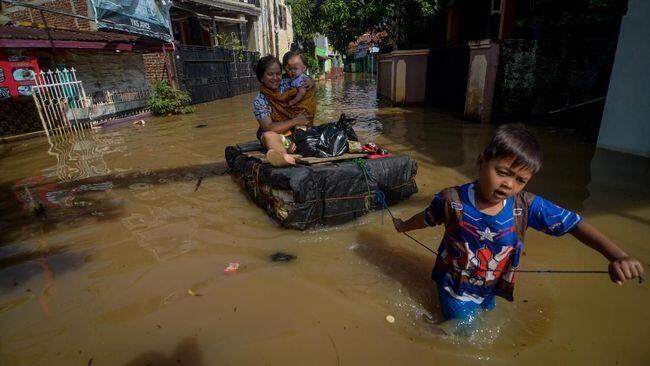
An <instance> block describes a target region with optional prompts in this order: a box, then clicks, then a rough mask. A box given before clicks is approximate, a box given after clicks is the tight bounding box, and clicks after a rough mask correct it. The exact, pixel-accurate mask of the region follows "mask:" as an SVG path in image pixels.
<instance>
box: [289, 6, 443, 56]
mask: <svg viewBox="0 0 650 366" xmlns="http://www.w3.org/2000/svg"><path fill="white" fill-rule="evenodd" d="M444 2H445V0H396V1H395V0H393V1H389V0H322V1H314V0H292V1H289V4H290V5H291V9H292V16H293V24H294V31H295V34H296V38H297V39H299V40H311V39H313V37H314V35H315V34H316V33H320V34H324V35H327V37H328V38H329V39H330V42H331V44H332V45H333V46H334V49H336V50H337V51H339V52H341V53H346V50H347V45H348V43H350V42H352V41H354V40H356V38H357V37H358V36H360V35H362V34H364V33H366V32H368V31H382V30H385V31H387V32H388V34H389V35H390V36H391V37H392V38H393V41H394V42H397V43H400V42H402V41H404V39H405V38H406V34H405V33H406V31H407V24H408V23H413V22H421V21H423V20H424V19H426V18H429V17H432V16H433V15H434V14H435V12H437V11H439V10H440V8H441V7H442V5H443V3H444Z"/></svg>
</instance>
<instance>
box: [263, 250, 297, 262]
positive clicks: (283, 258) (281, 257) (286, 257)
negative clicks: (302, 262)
mask: <svg viewBox="0 0 650 366" xmlns="http://www.w3.org/2000/svg"><path fill="white" fill-rule="evenodd" d="M270 258H271V260H272V261H273V262H289V261H292V260H294V259H296V258H298V257H297V256H295V255H293V254H287V253H282V252H277V253H275V254H272V255H271V257H270Z"/></svg>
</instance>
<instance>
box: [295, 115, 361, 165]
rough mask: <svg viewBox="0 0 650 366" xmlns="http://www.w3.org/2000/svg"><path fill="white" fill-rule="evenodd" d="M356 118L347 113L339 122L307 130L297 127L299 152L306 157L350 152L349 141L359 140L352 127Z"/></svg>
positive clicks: (327, 156)
mask: <svg viewBox="0 0 650 366" xmlns="http://www.w3.org/2000/svg"><path fill="white" fill-rule="evenodd" d="M352 122H354V119H350V118H346V116H345V114H341V117H340V118H339V120H338V121H337V122H331V123H326V124H323V125H319V126H316V127H309V128H307V129H306V130H300V129H296V130H294V132H293V141H294V142H295V143H296V146H297V147H298V149H297V153H298V154H300V155H302V156H306V157H312V156H316V157H320V158H331V157H335V156H341V155H343V154H345V153H346V152H348V141H357V140H358V138H357V135H356V133H355V132H354V130H353V129H352Z"/></svg>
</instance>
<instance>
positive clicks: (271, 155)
mask: <svg viewBox="0 0 650 366" xmlns="http://www.w3.org/2000/svg"><path fill="white" fill-rule="evenodd" d="M255 74H256V76H257V80H259V82H260V84H261V85H260V92H259V93H258V94H257V96H256V97H255V99H254V100H253V114H254V115H255V118H256V119H257V122H258V123H259V128H258V129H257V139H258V140H260V142H261V143H262V145H263V146H264V147H265V148H266V149H267V150H268V151H267V154H266V157H267V160H268V161H269V162H270V163H271V164H272V165H273V166H287V165H294V164H295V163H296V160H295V158H294V157H293V156H292V155H291V153H293V152H295V150H296V145H295V144H294V143H293V141H292V139H291V129H292V128H293V127H295V126H302V125H306V124H308V123H309V119H308V118H307V116H305V115H294V116H292V115H291V113H290V112H288V111H287V110H286V108H285V107H288V106H286V103H287V102H288V101H289V100H290V99H291V98H292V96H290V95H289V94H286V93H284V92H285V91H286V90H285V88H286V87H288V86H290V83H287V82H283V81H282V65H281V64H280V61H279V60H278V59H277V58H275V57H274V56H271V55H268V56H264V57H262V58H261V59H260V60H259V61H258V62H257V65H256V66H255ZM281 84H282V87H281ZM294 95H295V92H294ZM283 101H284V105H283Z"/></svg>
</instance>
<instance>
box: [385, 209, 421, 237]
mask: <svg viewBox="0 0 650 366" xmlns="http://www.w3.org/2000/svg"><path fill="white" fill-rule="evenodd" d="M393 225H395V230H397V232H399V233H403V232H407V231H411V230H417V229H424V228H425V227H427V224H426V223H425V222H424V211H423V212H420V213H418V214H416V215H414V216H413V217H411V218H410V219H408V220H406V221H403V220H402V219H393Z"/></svg>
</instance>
